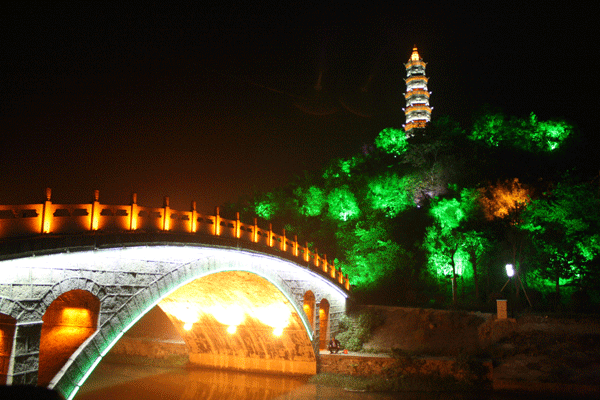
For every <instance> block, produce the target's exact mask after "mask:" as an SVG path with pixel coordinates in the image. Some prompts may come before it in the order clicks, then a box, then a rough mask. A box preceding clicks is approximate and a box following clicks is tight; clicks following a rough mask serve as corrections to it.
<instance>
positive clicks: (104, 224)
mask: <svg viewBox="0 0 600 400" xmlns="http://www.w3.org/2000/svg"><path fill="white" fill-rule="evenodd" d="M89 231H100V232H123V231H131V232H134V231H140V232H145V231H150V232H152V231H163V232H177V233H191V234H200V235H212V236H219V237H223V238H230V239H236V240H240V241H245V242H250V243H256V244H259V245H263V246H265V247H270V248H272V249H275V250H277V251H280V252H283V253H286V254H287V255H289V256H292V257H295V258H296V259H297V260H298V261H300V262H303V263H306V264H307V265H308V266H310V267H311V268H313V269H316V270H318V271H319V272H321V273H322V274H325V275H327V276H328V277H330V279H332V280H334V281H336V282H337V283H339V284H340V285H341V286H343V287H345V288H346V290H349V289H350V283H349V280H348V275H344V274H343V273H342V271H341V270H340V269H338V268H336V266H335V265H334V263H333V262H331V261H328V260H327V256H326V255H325V254H319V253H318V251H316V250H315V251H311V250H310V249H309V247H308V243H305V245H304V246H302V245H300V244H299V243H298V238H297V236H295V235H294V236H293V238H292V237H288V236H287V235H286V232H285V230H284V231H283V232H282V234H277V233H275V232H273V228H272V225H271V224H269V229H268V230H265V229H262V228H260V227H259V226H258V224H257V219H256V218H254V223H253V224H246V223H243V222H241V221H240V217H239V213H236V219H235V220H230V219H225V218H222V217H221V215H220V212H219V208H218V207H217V208H216V210H215V214H214V215H204V214H200V213H198V212H197V211H196V202H192V207H191V210H190V211H179V210H174V209H171V208H170V206H169V198H168V197H165V202H164V206H163V207H160V208H153V207H143V206H139V205H138V204H137V196H136V194H135V193H134V194H133V196H132V199H131V204H127V205H109V204H101V203H100V202H99V192H98V191H97V190H96V191H95V192H94V201H93V202H92V203H91V204H54V203H52V201H51V190H50V189H46V201H45V202H44V203H42V204H21V205H0V239H6V238H13V237H23V236H33V235H40V234H42V235H44V234H75V233H82V232H89Z"/></svg>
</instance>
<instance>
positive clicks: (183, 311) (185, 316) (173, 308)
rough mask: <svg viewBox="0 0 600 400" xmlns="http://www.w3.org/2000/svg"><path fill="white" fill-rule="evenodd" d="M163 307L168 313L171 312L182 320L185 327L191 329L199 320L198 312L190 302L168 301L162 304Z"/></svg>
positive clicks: (187, 329)
mask: <svg viewBox="0 0 600 400" xmlns="http://www.w3.org/2000/svg"><path fill="white" fill-rule="evenodd" d="M161 308H162V309H163V310H164V311H165V312H166V313H168V314H171V315H172V316H174V317H175V318H177V319H178V320H180V321H181V322H183V329H184V330H186V331H189V330H191V329H192V327H193V325H194V324H195V323H196V322H198V320H199V318H198V312H197V311H196V310H192V309H191V308H190V306H189V305H188V304H184V303H166V304H163V305H161Z"/></svg>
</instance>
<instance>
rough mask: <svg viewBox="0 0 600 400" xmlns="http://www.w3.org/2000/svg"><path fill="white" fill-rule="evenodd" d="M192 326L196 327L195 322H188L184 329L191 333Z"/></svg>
mask: <svg viewBox="0 0 600 400" xmlns="http://www.w3.org/2000/svg"><path fill="white" fill-rule="evenodd" d="M192 326H194V323H193V322H186V323H185V324H183V329H185V330H186V331H189V330H191V329H192Z"/></svg>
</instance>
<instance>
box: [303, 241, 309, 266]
mask: <svg viewBox="0 0 600 400" xmlns="http://www.w3.org/2000/svg"><path fill="white" fill-rule="evenodd" d="M304 244H305V245H306V247H305V248H304V261H306V262H309V261H310V254H309V251H308V242H304Z"/></svg>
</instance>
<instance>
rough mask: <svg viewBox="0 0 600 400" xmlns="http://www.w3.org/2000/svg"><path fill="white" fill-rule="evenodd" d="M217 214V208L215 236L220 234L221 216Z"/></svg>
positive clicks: (216, 208) (217, 210)
mask: <svg viewBox="0 0 600 400" xmlns="http://www.w3.org/2000/svg"><path fill="white" fill-rule="evenodd" d="M219 212H220V210H219V207H215V230H214V235H215V236H219V235H220V234H221V216H220V215H219Z"/></svg>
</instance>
